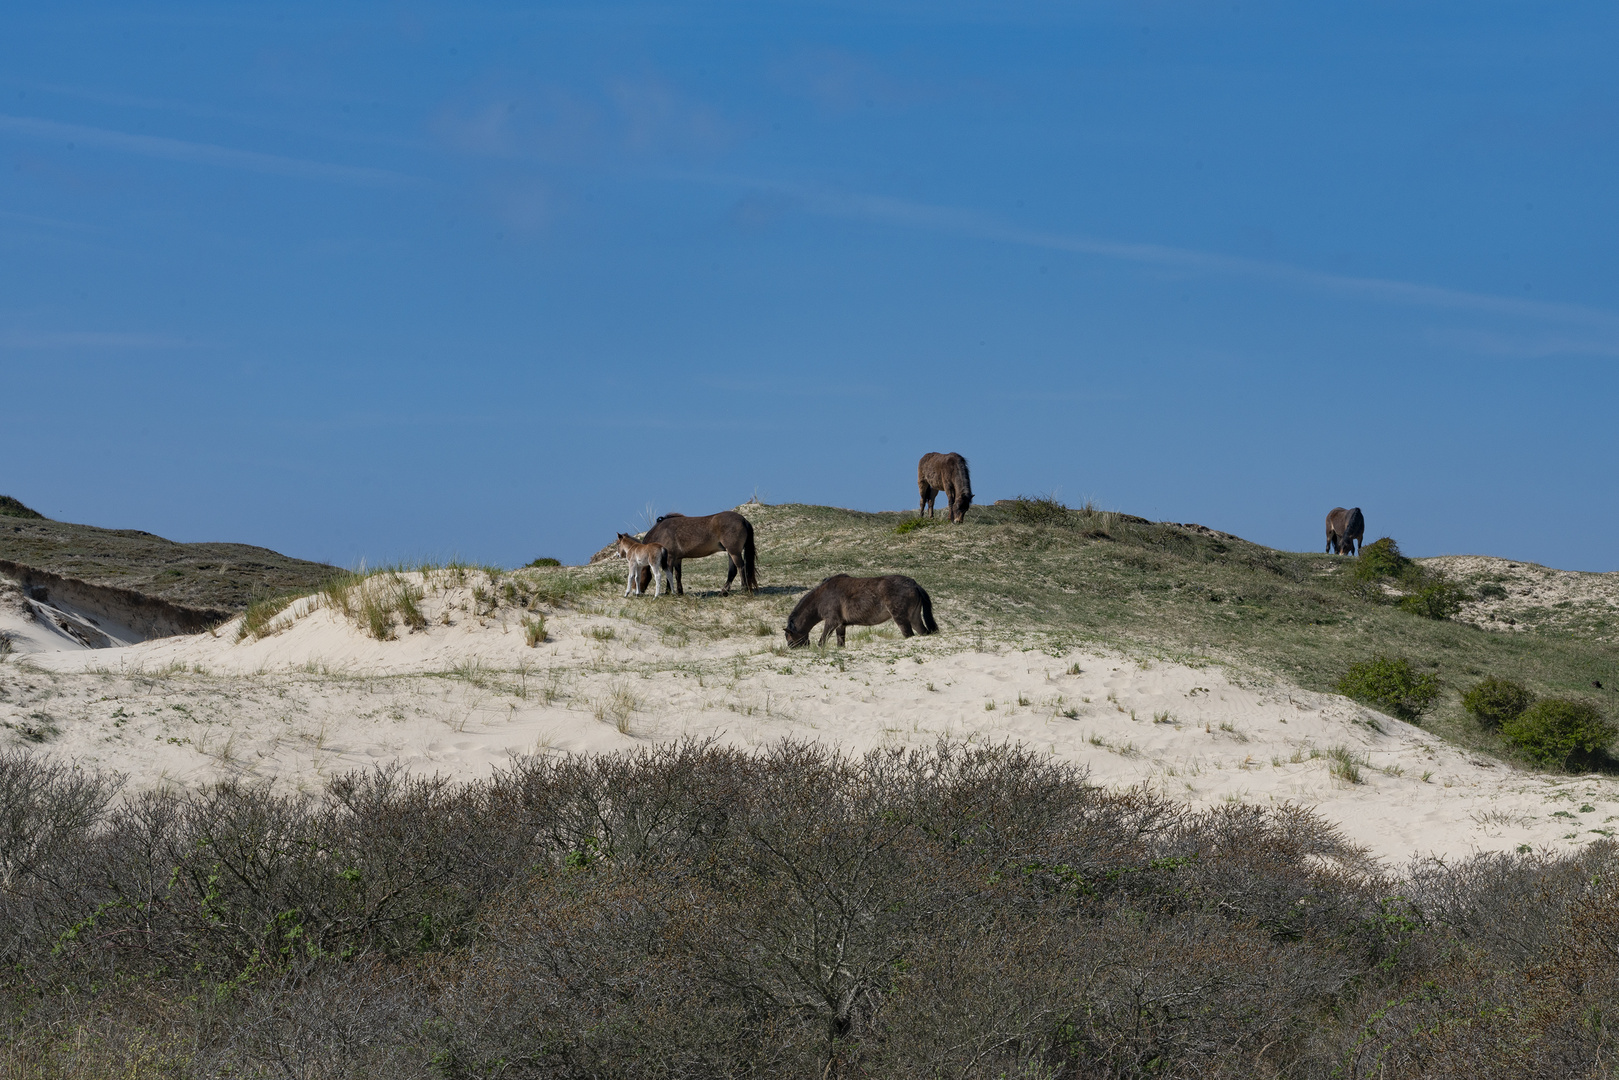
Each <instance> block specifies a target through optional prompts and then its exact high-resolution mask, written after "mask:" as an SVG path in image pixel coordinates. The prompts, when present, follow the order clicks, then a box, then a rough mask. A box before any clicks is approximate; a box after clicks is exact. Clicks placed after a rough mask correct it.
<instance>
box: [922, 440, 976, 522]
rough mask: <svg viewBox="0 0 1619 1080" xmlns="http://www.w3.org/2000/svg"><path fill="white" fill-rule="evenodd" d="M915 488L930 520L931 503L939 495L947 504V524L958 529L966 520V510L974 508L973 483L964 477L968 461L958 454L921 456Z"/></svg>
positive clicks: (931, 514) (931, 512)
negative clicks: (970, 507) (920, 493)
mask: <svg viewBox="0 0 1619 1080" xmlns="http://www.w3.org/2000/svg"><path fill="white" fill-rule="evenodd" d="M916 486H917V488H918V489H920V490H921V492H922V505H921V507H920V508H919V509H918V510H917V511H916V516H917V517H921V516H922V511H924V510H926V511H927V515H928V517H932V516H933V500H934V499H935V498H936V497H937V496H938V494H939V493H940V492H941V491H942V492H944V497H945V498H946V499H947V500H948V501H949V504H950V521H951V522H952V523H953V524H956V525H960V524H961V523H962V522H963V521H965V520H967V507H969V506H971V505H972V504H973V480H972V477H971V476H969V475H968V474H967V459H966V458H964V457H962V456H961V455H960V454H923V455H922V460H921V461H918V462H917V463H916Z"/></svg>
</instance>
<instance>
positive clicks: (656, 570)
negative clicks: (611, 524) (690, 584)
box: [618, 533, 675, 600]
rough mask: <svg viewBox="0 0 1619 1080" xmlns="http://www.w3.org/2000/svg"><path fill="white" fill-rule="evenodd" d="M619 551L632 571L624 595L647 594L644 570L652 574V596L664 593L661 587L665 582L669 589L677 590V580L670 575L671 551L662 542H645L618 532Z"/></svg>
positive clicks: (625, 584) (626, 579) (627, 579)
mask: <svg viewBox="0 0 1619 1080" xmlns="http://www.w3.org/2000/svg"><path fill="white" fill-rule="evenodd" d="M618 553H619V554H620V555H622V556H624V559H625V561H626V562H628V563H629V564H630V572H629V574H628V576H627V577H626V578H625V580H624V595H625V596H628V595H630V590H631V589H632V588H633V589H634V590H635V595H637V596H645V595H646V581H645V580H644V578H643V577H642V571H646V572H647V573H650V574H651V575H652V598H653V599H654V600H656V599H657V598H658V597H659V596H661V595H662V593H661V592H660V591H659V589H660V588H661V587H662V585H663V584H664V582H668V583H669V591H670V592H674V591H675V582H674V579H673V578H672V577H670V576H669V551H668V549H666V548H665V547H664V546H663V545H662V544H643V543H641V541H639V540H637V539H636V538H635V537H633V536H627V535H625V534H624V533H619V534H618Z"/></svg>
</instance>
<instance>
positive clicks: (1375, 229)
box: [0, 0, 1619, 570]
mask: <svg viewBox="0 0 1619 1080" xmlns="http://www.w3.org/2000/svg"><path fill="white" fill-rule="evenodd" d="M334 7H336V6H335V5H329V4H310V5H293V4H270V5H261V6H258V7H255V8H253V9H251V10H248V9H243V10H232V9H230V8H227V7H226V6H225V5H218V4H198V5H181V4H167V3H165V4H144V3H140V2H138V0H135V2H120V3H118V4H115V5H106V6H93V5H50V6H49V7H47V6H44V5H40V6H38V7H37V9H34V10H29V9H25V8H23V7H22V6H21V5H18V6H15V7H12V8H9V9H8V10H7V11H6V13H5V14H4V15H0V27H3V29H4V32H3V33H0V253H3V255H0V379H3V382H4V386H5V388H6V400H7V403H8V408H7V409H6V418H5V421H4V425H3V428H0V430H4V432H5V433H6V437H5V438H4V440H3V442H0V492H4V493H9V494H13V495H15V496H17V497H18V498H21V499H22V500H23V501H24V502H26V503H28V504H30V505H32V506H34V507H36V508H37V509H39V510H41V511H42V512H44V513H46V514H48V515H50V516H52V517H57V518H61V519H65V520H71V521H83V522H89V523H93V524H99V525H106V526H112V527H123V528H140V529H146V530H148V531H151V532H155V533H159V534H162V535H165V536H169V537H172V538H174V539H180V540H239V541H245V542H250V543H258V544H263V545H266V546H269V547H273V548H276V549H278V550H281V551H285V552H287V553H289V554H293V555H299V556H304V557H308V558H316V559H323V560H328V561H332V562H337V563H341V564H353V563H355V562H357V561H358V560H359V559H361V558H365V559H367V560H369V561H370V562H372V563H375V562H378V561H389V560H398V559H412V558H419V557H432V556H446V555H451V554H455V555H460V556H462V557H466V558H476V559H483V560H488V561H493V562H498V563H502V564H507V565H511V564H516V563H521V562H526V561H527V560H529V559H531V558H533V557H535V556H538V555H554V556H558V557H561V558H563V559H565V560H569V561H573V560H579V559H582V558H583V557H584V556H586V555H587V554H588V553H589V552H591V551H593V550H595V549H596V548H597V547H599V546H600V545H601V544H602V543H604V542H606V541H607V540H610V539H611V538H612V536H613V534H614V532H615V531H617V530H618V529H621V528H622V529H627V528H631V527H634V526H637V525H638V524H639V523H640V522H641V520H642V515H643V513H644V512H645V511H646V509H647V508H648V507H649V506H650V507H652V508H654V509H655V510H656V511H657V512H663V511H667V510H681V511H683V512H686V513H708V512H712V511H713V510H717V509H720V508H723V507H728V506H733V505H735V504H737V503H740V502H742V501H744V500H745V499H747V498H749V497H750V496H752V495H754V494H755V493H757V494H758V496H759V497H760V498H761V499H763V500H765V501H768V502H786V501H802V502H817V503H831V504H836V505H841V506H852V507H859V508H863V509H897V508H905V507H910V506H914V503H915V497H916V494H915V492H916V489H915V480H914V477H915V462H916V459H917V457H918V456H920V455H921V454H922V453H923V452H925V451H929V450H957V451H960V452H962V453H963V454H965V455H967V457H968V458H969V459H970V460H971V461H972V464H973V477H974V486H975V490H976V491H977V492H978V495H979V499H980V501H988V500H992V499H995V498H999V497H1007V496H1011V495H1015V494H1019V493H1048V492H1053V491H1054V492H1056V493H1057V494H1058V495H1059V497H1061V498H1063V499H1065V500H1067V501H1070V502H1079V501H1083V500H1084V499H1086V498H1093V499H1095V500H1096V501H1097V502H1098V503H1100V504H1102V505H1104V506H1107V507H1110V508H1116V509H1121V510H1125V511H1128V512H1131V513H1137V514H1143V515H1146V516H1149V517H1153V518H1156V519H1170V520H1176V521H1198V522H1202V523H1204V524H1207V525H1211V526H1214V527H1216V528H1220V529H1225V530H1228V531H1231V532H1235V533H1238V534H1239V535H1242V536H1245V537H1248V538H1250V539H1253V540H1256V541H1259V542H1262V543H1266V544H1271V545H1275V546H1278V547H1284V548H1291V549H1304V550H1308V549H1317V550H1318V549H1319V548H1320V547H1321V546H1322V544H1323V539H1322V525H1321V521H1322V517H1323V516H1324V514H1325V512H1326V511H1327V510H1328V509H1329V508H1331V507H1332V506H1334V505H1339V504H1343V505H1359V506H1361V507H1363V508H1364V510H1365V513H1366V519H1367V527H1368V538H1371V537H1373V536H1381V535H1385V534H1388V535H1393V536H1395V537H1396V538H1398V539H1399V540H1400V542H1401V544H1402V546H1403V547H1404V548H1405V549H1406V550H1407V551H1408V552H1412V553H1415V554H1439V553H1447V552H1481V553H1488V554H1498V555H1504V556H1509V557H1513V558H1520V559H1529V560H1534V561H1538V562H1543V563H1547V564H1550V565H1555V566H1562V567H1568V568H1575V569H1590V570H1614V569H1619V549H1616V546H1615V544H1614V541H1613V537H1614V536H1615V535H1619V500H1616V499H1615V495H1616V490H1615V488H1616V485H1615V463H1616V461H1619V455H1616V453H1615V451H1616V449H1619V447H1616V445H1615V444H1616V436H1615V430H1616V427H1615V424H1614V411H1615V404H1616V403H1619V375H1616V370H1619V369H1616V364H1619V261H1616V257H1615V256H1616V251H1619V248H1616V241H1619V203H1616V201H1615V200H1614V198H1613V193H1614V191H1616V190H1619V153H1616V150H1619V141H1616V134H1619V65H1615V64H1614V63H1613V60H1612V58H1613V55H1614V53H1615V51H1616V46H1619V26H1616V21H1619V9H1614V8H1613V7H1612V6H1611V5H1598V4H1567V5H1557V6H1547V5H1530V4H1526V3H1488V4H1478V3H1468V4H1424V5H1410V4H1398V5H1396V4H1383V5H1378V4H1366V3H1362V4H1353V5H1351V4H1341V5H1330V4H1328V5H1321V4H1312V5H1298V4H1250V3H1242V4H1234V5H1211V4H1174V3H1133V4H1060V5H1058V4H1053V5H1042V4H1018V3H998V4H987V5H969V4H952V3H940V2H931V3H915V4H882V3H870V4H858V5H854V4H850V5H794V4H786V3H781V4H759V3H750V4H740V3H739V4H702V3H683V4H675V5H667V6H659V5H639V6H638V5H613V4H605V3H590V4H584V5H579V6H564V5H556V4H513V5H510V6H500V5H463V4H458V5H444V6H433V5H427V4H412V3H401V4H387V5H374V6H371V5H364V4H353V5H345V6H343V8H342V10H341V11H340V12H336V13H334V10H333V9H334ZM764 562H765V564H766V565H768V553H764Z"/></svg>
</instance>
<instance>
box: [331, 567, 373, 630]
mask: <svg viewBox="0 0 1619 1080" xmlns="http://www.w3.org/2000/svg"><path fill="white" fill-rule="evenodd" d="M364 581H365V575H364V574H358V573H353V572H347V573H342V574H336V575H333V576H332V577H331V578H329V579H327V581H326V582H325V584H323V585H321V587H320V599H321V602H322V603H324V604H325V605H326V606H327V607H329V608H331V609H332V610H333V611H341V612H342V613H343V615H344V617H346V618H350V619H352V618H353V617H354V590H355V588H357V587H358V586H359V585H360V584H362V583H363V582H364Z"/></svg>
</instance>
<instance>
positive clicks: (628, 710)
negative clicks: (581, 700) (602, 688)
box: [591, 682, 641, 735]
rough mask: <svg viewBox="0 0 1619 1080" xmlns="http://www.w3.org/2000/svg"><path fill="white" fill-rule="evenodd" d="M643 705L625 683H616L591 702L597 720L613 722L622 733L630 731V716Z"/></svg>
mask: <svg viewBox="0 0 1619 1080" xmlns="http://www.w3.org/2000/svg"><path fill="white" fill-rule="evenodd" d="M640 707H641V701H640V699H639V698H637V697H636V696H635V694H634V692H632V691H631V690H630V688H629V687H628V686H627V685H625V684H624V683H621V682H619V683H614V684H613V685H612V686H611V687H609V688H608V691H607V693H606V694H605V695H604V696H602V697H599V698H597V699H596V700H595V701H593V702H592V703H591V712H592V713H593V714H594V715H595V717H596V719H597V720H601V721H603V722H604V723H609V724H612V725H613V727H614V728H615V729H616V730H617V731H618V733H619V734H620V735H628V734H629V733H630V717H632V716H634V715H635V712H636V710H637V709H639V708H640Z"/></svg>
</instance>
